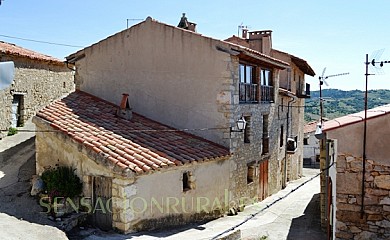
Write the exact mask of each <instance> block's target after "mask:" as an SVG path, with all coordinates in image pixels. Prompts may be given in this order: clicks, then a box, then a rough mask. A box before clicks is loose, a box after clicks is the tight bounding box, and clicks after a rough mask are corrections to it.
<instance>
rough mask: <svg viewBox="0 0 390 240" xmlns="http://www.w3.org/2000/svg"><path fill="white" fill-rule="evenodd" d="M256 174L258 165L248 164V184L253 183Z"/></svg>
mask: <svg viewBox="0 0 390 240" xmlns="http://www.w3.org/2000/svg"><path fill="white" fill-rule="evenodd" d="M255 175H256V167H255V166H254V165H250V166H248V169H247V176H246V182H247V183H248V184H250V183H253V181H254V179H255Z"/></svg>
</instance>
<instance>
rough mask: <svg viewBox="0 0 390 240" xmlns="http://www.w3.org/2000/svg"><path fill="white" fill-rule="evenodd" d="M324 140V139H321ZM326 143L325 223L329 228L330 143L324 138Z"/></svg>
mask: <svg viewBox="0 0 390 240" xmlns="http://www.w3.org/2000/svg"><path fill="white" fill-rule="evenodd" d="M321 141H322V140H321ZM323 141H324V143H325V152H326V158H325V168H326V171H325V224H326V228H327V229H328V226H329V214H328V211H329V209H328V197H329V196H328V188H329V144H328V140H323Z"/></svg>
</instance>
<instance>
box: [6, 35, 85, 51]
mask: <svg viewBox="0 0 390 240" xmlns="http://www.w3.org/2000/svg"><path fill="white" fill-rule="evenodd" d="M0 37H5V38H13V39H18V40H23V41H29V42H36V43H44V44H51V45H57V46H64V47H74V48H83V46H77V45H70V44H64V43H54V42H46V41H41V40H34V39H28V38H21V37H13V36H8V35H2V34H0Z"/></svg>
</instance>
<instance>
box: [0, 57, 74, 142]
mask: <svg viewBox="0 0 390 240" xmlns="http://www.w3.org/2000/svg"><path fill="white" fill-rule="evenodd" d="M0 61H13V62H14V64H15V77H14V82H13V84H12V85H11V86H10V87H8V88H6V89H4V90H2V91H0V104H1V106H2V108H1V110H0V129H1V130H3V131H0V139H1V137H3V136H4V135H6V134H7V131H6V130H7V129H8V128H9V127H10V126H11V122H12V120H11V119H12V117H11V114H12V101H13V99H14V96H15V95H19V96H20V97H21V102H20V110H19V124H20V125H23V123H24V122H26V121H27V120H28V119H30V118H31V117H32V116H34V115H35V113H36V112H37V111H38V110H40V109H42V108H43V107H45V106H46V105H48V104H49V103H51V102H52V101H54V100H56V99H58V98H60V97H61V96H64V95H66V94H68V93H70V92H71V91H73V90H74V83H73V73H72V70H70V69H69V68H67V66H66V65H65V64H64V63H62V62H47V61H40V60H38V59H35V60H32V59H29V58H26V57H18V56H10V55H3V56H0Z"/></svg>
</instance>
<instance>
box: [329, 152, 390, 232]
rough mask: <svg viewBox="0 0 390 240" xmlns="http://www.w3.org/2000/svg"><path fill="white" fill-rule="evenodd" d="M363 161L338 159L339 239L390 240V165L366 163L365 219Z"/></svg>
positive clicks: (342, 157)
mask: <svg viewBox="0 0 390 240" xmlns="http://www.w3.org/2000/svg"><path fill="white" fill-rule="evenodd" d="M361 183H362V159H361V158H356V157H353V156H350V155H339V156H338V159H337V188H336V189H337V212H336V218H337V226H336V228H337V230H336V237H337V239H390V163H389V164H387V165H383V164H378V163H377V162H375V161H373V160H367V162H366V174H365V196H364V214H363V217H361V212H360V209H361V202H362V199H361V196H362V195H361V190H362V184H361Z"/></svg>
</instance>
